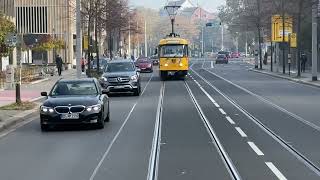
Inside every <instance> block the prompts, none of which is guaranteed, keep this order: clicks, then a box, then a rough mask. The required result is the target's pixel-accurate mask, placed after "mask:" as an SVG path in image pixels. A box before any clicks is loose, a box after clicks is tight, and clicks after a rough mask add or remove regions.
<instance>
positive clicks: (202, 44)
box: [201, 25, 204, 57]
mask: <svg viewBox="0 0 320 180" xmlns="http://www.w3.org/2000/svg"><path fill="white" fill-rule="evenodd" d="M201 31H202V34H201V39H202V40H201V56H202V57H203V56H204V27H203V25H202V30H201Z"/></svg>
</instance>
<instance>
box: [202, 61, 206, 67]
mask: <svg viewBox="0 0 320 180" xmlns="http://www.w3.org/2000/svg"><path fill="white" fill-rule="evenodd" d="M202 60H203V63H202V69H204V63H205V62H206V59H202Z"/></svg>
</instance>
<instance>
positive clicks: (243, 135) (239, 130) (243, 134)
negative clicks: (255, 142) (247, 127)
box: [235, 127, 248, 138]
mask: <svg viewBox="0 0 320 180" xmlns="http://www.w3.org/2000/svg"><path fill="white" fill-rule="evenodd" d="M235 128H236V130H237V131H238V133H239V134H240V135H241V137H244V138H246V137H248V136H247V135H246V133H244V132H243V131H242V129H241V128H240V127H235Z"/></svg>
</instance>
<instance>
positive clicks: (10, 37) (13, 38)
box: [5, 33, 18, 47]
mask: <svg viewBox="0 0 320 180" xmlns="http://www.w3.org/2000/svg"><path fill="white" fill-rule="evenodd" d="M17 43H18V38H17V35H16V34H13V33H9V34H7V35H6V37H5V44H6V45H7V46H8V47H15V46H16V45H17Z"/></svg>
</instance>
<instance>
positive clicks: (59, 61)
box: [56, 54, 63, 76]
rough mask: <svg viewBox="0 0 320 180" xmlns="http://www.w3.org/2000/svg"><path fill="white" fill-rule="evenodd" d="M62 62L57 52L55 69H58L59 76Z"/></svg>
mask: <svg viewBox="0 0 320 180" xmlns="http://www.w3.org/2000/svg"><path fill="white" fill-rule="evenodd" d="M62 64H63V61H62V58H61V57H60V55H59V54H58V55H57V57H56V66H57V69H58V74H59V76H61V72H62Z"/></svg>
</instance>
